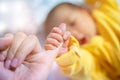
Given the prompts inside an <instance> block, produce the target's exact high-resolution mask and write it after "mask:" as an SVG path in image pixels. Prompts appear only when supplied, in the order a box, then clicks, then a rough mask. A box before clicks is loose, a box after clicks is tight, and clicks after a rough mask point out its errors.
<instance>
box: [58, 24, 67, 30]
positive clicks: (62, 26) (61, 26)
mask: <svg viewBox="0 0 120 80" xmlns="http://www.w3.org/2000/svg"><path fill="white" fill-rule="evenodd" d="M59 28H60V29H61V30H62V31H63V32H65V31H66V24H65V23H61V24H60V25H59Z"/></svg>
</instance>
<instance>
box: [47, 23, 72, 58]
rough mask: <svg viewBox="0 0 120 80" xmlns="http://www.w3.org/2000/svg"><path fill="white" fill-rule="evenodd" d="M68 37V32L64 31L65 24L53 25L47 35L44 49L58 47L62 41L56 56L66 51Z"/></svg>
mask: <svg viewBox="0 0 120 80" xmlns="http://www.w3.org/2000/svg"><path fill="white" fill-rule="evenodd" d="M69 38H70V32H68V31H66V25H65V24H63V23H62V24H61V25H60V26H59V27H54V28H53V29H52V31H51V33H50V34H49V35H48V37H47V40H46V43H45V49H46V50H53V49H56V48H58V47H59V45H60V44H62V43H63V45H62V47H61V49H60V51H59V53H58V56H60V55H61V54H63V53H66V52H67V51H68V42H69Z"/></svg>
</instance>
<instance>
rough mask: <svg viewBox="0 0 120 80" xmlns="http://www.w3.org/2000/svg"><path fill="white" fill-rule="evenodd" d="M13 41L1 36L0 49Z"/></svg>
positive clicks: (5, 47)
mask: <svg viewBox="0 0 120 80" xmlns="http://www.w3.org/2000/svg"><path fill="white" fill-rule="evenodd" d="M11 43H12V40H11V39H10V38H8V37H4V38H0V51H2V50H5V49H7V48H8V46H10V44H11Z"/></svg>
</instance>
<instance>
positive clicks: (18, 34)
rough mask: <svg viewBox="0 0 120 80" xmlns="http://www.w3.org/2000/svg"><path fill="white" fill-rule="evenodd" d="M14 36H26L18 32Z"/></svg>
mask: <svg viewBox="0 0 120 80" xmlns="http://www.w3.org/2000/svg"><path fill="white" fill-rule="evenodd" d="M15 36H20V37H24V36H26V34H25V33H23V32H18V33H17V34H16V35H15Z"/></svg>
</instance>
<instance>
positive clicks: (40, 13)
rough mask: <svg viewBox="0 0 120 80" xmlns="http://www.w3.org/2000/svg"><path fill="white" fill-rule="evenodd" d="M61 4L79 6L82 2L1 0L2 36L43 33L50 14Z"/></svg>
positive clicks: (0, 33)
mask: <svg viewBox="0 0 120 80" xmlns="http://www.w3.org/2000/svg"><path fill="white" fill-rule="evenodd" d="M61 2H72V3H77V4H79V3H81V2H82V0H0V36H3V34H4V33H7V32H12V33H16V32H18V31H24V32H27V33H32V34H34V33H36V32H37V30H38V29H39V30H40V31H41V30H42V23H43V22H44V20H45V18H46V17H47V14H48V12H49V11H50V10H51V9H52V8H53V7H54V6H56V5H57V4H59V3H61ZM38 26H39V28H38ZM40 26H41V27H40Z"/></svg>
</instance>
